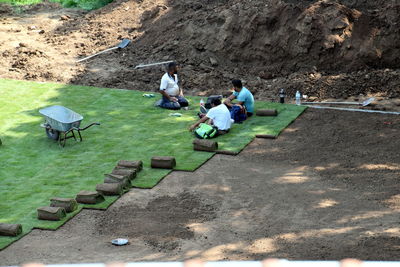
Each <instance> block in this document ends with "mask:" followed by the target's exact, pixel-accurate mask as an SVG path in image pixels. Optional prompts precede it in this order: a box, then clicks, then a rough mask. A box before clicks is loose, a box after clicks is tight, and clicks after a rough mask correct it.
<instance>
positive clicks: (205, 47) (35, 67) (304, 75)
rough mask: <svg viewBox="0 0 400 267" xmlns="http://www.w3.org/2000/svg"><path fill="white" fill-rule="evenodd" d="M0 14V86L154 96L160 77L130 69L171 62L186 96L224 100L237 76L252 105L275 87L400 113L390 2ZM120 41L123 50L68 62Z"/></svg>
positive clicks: (399, 55) (304, 0)
mask: <svg viewBox="0 0 400 267" xmlns="http://www.w3.org/2000/svg"><path fill="white" fill-rule="evenodd" d="M0 13H1V14H2V15H1V18H0V33H1V34H0V47H1V53H0V76H1V77H7V78H16V79H28V80H38V81H58V82H71V83H76V84H84V85H95V86H104V87H117V88H126V89H140V90H150V91H154V90H156V89H157V87H158V84H159V79H160V76H161V75H162V73H163V69H162V68H161V67H158V68H152V69H145V70H134V69H133V68H134V66H136V65H138V64H140V63H150V62H157V61H164V60H176V61H178V62H179V63H181V64H182V71H181V78H182V85H183V87H184V88H185V90H186V92H187V93H188V94H192V95H194V94H198V95H206V94H212V93H223V94H224V93H226V91H227V88H229V87H230V86H231V85H230V80H231V79H233V78H241V79H243V80H245V82H246V86H248V87H249V88H250V89H251V90H252V92H253V93H254V94H255V95H256V97H257V98H258V99H270V100H276V99H277V92H278V90H279V89H280V88H285V89H286V90H287V93H288V95H289V96H291V97H293V96H294V92H295V91H296V90H300V91H301V92H302V93H304V94H306V95H308V96H309V97H310V98H311V99H312V100H315V99H329V98H336V99H353V98H365V97H367V96H375V97H377V98H378V99H379V100H381V101H386V102H388V103H385V104H383V103H384V102H380V103H378V104H379V105H381V106H384V108H386V109H399V105H400V103H398V102H396V103H393V101H392V100H393V98H398V97H399V96H400V85H399V80H400V71H399V67H400V47H399V45H398V44H399V42H400V32H399V31H400V29H399V27H398V24H399V23H400V16H399V14H400V4H399V3H398V1H395V0H392V1H387V0H321V1H316V0H301V1H293V0H268V1H264V0H256V1H254V0H252V1H247V0H246V1H245V0H219V1H198V0H169V1H168V0H130V1H126V0H115V1H114V2H113V3H111V4H109V5H107V6H105V7H104V8H101V9H99V10H95V11H91V12H84V11H78V10H73V9H63V8H61V7H59V6H58V5H56V4H54V3H44V4H41V5H39V6H33V7H27V8H24V9H22V10H19V12H15V11H12V9H11V8H10V7H9V6H7V5H1V6H0ZM32 27H34V28H32ZM122 38H129V39H130V40H132V44H131V45H129V46H128V47H127V48H126V49H123V50H120V51H114V52H110V53H108V54H104V55H101V56H98V57H96V58H93V59H91V60H88V61H86V62H82V63H76V62H75V61H76V60H77V59H79V58H82V57H84V56H87V55H90V54H93V53H95V52H98V51H100V50H102V49H105V48H109V47H112V46H115V45H116V44H117V43H118V42H120V41H121V39H122ZM378 108H380V107H378Z"/></svg>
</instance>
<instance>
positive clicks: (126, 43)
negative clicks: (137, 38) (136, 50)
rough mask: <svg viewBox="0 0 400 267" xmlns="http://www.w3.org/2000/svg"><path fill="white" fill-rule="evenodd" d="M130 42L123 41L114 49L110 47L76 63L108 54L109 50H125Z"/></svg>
mask: <svg viewBox="0 0 400 267" xmlns="http://www.w3.org/2000/svg"><path fill="white" fill-rule="evenodd" d="M130 42H131V41H130V40H129V39H123V40H122V41H121V42H120V43H119V44H118V45H117V46H114V47H111V48H107V49H106V50H103V51H100V52H98V53H96V54H94V55H91V56H88V57H85V58H82V59H80V60H78V61H76V62H82V61H85V60H88V59H90V58H92V57H95V56H98V55H100V54H103V53H105V52H108V51H111V50H115V49H118V48H121V49H122V48H125V47H127V46H128V44H129V43H130Z"/></svg>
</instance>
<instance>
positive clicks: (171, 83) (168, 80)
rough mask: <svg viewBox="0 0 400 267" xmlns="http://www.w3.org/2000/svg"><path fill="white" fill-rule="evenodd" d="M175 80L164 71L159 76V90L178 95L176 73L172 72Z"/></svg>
mask: <svg viewBox="0 0 400 267" xmlns="http://www.w3.org/2000/svg"><path fill="white" fill-rule="evenodd" d="M174 76H175V80H174V79H173V78H172V77H171V76H169V74H168V73H165V74H164V75H163V76H162V78H161V84H160V90H163V91H165V92H167V94H168V95H170V96H177V95H179V85H178V75H176V74H174Z"/></svg>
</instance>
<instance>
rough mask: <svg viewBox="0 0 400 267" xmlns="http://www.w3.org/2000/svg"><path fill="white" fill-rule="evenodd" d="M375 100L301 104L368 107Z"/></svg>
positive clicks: (307, 103)
mask: <svg viewBox="0 0 400 267" xmlns="http://www.w3.org/2000/svg"><path fill="white" fill-rule="evenodd" d="M374 100H375V98H373V97H371V98H368V99H367V100H365V101H363V102H302V104H306V105H315V104H320V105H322V104H325V105H358V106H364V107H365V106H368V105H369V104H371V103H372V102H373V101H374Z"/></svg>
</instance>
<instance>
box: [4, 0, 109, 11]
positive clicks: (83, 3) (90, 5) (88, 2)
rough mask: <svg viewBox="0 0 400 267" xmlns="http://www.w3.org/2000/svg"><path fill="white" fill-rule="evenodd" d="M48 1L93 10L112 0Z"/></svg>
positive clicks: (25, 1)
mask: <svg viewBox="0 0 400 267" xmlns="http://www.w3.org/2000/svg"><path fill="white" fill-rule="evenodd" d="M41 2H43V0H0V3H9V4H11V5H13V6H22V5H33V4H38V3H41ZM50 2H56V3H60V4H61V5H63V6H64V7H67V8H81V9H86V10H93V9H97V8H100V7H103V6H105V5H107V4H109V3H111V2H112V0H50Z"/></svg>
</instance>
